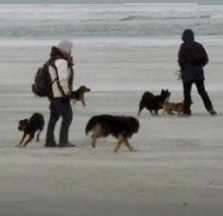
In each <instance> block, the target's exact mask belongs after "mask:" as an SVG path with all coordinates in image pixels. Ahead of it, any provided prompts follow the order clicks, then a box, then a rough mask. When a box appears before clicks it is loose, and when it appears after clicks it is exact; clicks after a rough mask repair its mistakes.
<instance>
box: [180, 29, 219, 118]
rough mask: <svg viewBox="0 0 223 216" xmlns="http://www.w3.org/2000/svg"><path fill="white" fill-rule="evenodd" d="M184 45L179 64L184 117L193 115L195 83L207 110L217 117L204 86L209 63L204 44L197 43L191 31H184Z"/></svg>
mask: <svg viewBox="0 0 223 216" xmlns="http://www.w3.org/2000/svg"><path fill="white" fill-rule="evenodd" d="M182 40H183V43H182V44H181V46H180V49H179V52H178V63H179V66H180V70H181V79H182V82H183V91H184V115H189V116H190V115H191V109H190V107H191V104H192V100H191V89H192V85H193V83H194V84H195V85H196V87H197V91H198V93H199V94H200V96H201V98H202V100H203V102H204V106H205V108H206V110H207V111H208V112H209V113H210V114H211V115H216V114H217V113H216V111H215V110H214V108H213V105H212V102H211V100H210V98H209V96H208V93H207V92H206V90H205V86H204V80H205V77H204V69H203V67H204V66H205V65H206V64H207V63H208V61H209V59H208V55H207V53H206V50H205V49H204V47H203V46H202V44H200V43H198V42H196V41H195V38H194V32H193V31H192V30H191V29H186V30H184V32H183V34H182Z"/></svg>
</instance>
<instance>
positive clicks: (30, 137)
mask: <svg viewBox="0 0 223 216" xmlns="http://www.w3.org/2000/svg"><path fill="white" fill-rule="evenodd" d="M33 138H34V134H31V135H30V136H29V138H28V139H27V140H26V142H25V143H24V145H23V146H22V147H23V148H24V147H26V146H27V144H28V143H29V142H31V141H32V140H33Z"/></svg>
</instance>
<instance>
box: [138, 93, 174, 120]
mask: <svg viewBox="0 0 223 216" xmlns="http://www.w3.org/2000/svg"><path fill="white" fill-rule="evenodd" d="M170 94H171V93H170V92H169V90H168V89H167V90H163V89H162V91H161V93H160V95H153V94H152V93H151V92H145V93H144V94H143V96H142V98H141V101H140V103H139V112H138V116H139V115H140V113H141V111H142V110H143V109H144V108H147V109H148V110H149V111H150V113H151V114H152V115H158V111H159V110H160V109H163V104H164V102H165V100H166V99H167V98H169V97H170Z"/></svg>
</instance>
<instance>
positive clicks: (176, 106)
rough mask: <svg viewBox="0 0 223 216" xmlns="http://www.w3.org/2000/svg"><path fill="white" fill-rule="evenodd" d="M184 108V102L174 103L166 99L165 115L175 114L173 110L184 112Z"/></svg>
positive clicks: (179, 112) (178, 112)
mask: <svg viewBox="0 0 223 216" xmlns="http://www.w3.org/2000/svg"><path fill="white" fill-rule="evenodd" d="M183 110H184V103H183V102H181V103H173V102H169V101H165V102H164V105H163V115H165V114H168V115H174V113H173V112H177V114H178V115H180V114H181V113H183Z"/></svg>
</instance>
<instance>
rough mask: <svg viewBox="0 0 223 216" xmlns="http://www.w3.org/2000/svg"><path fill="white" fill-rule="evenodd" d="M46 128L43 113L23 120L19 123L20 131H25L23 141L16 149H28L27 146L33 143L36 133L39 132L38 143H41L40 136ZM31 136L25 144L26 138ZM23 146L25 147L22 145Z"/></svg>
mask: <svg viewBox="0 0 223 216" xmlns="http://www.w3.org/2000/svg"><path fill="white" fill-rule="evenodd" d="M43 128H44V117H43V115H42V114H41V113H34V114H33V115H32V116H31V118H30V119H27V118H26V119H22V120H20V121H19V126H18V130H20V131H23V132H24V133H23V136H22V139H21V141H20V142H19V144H18V145H16V147H20V146H22V147H26V145H27V144H28V143H29V142H31V141H32V139H33V138H34V136H35V133H36V132H37V131H38V134H37V137H36V141H37V142H39V136H40V133H41V131H42V130H43ZM27 135H28V136H29V137H28V139H27V140H26V141H25V143H24V144H23V142H24V140H25V138H26V136H27ZM22 144H23V145H22Z"/></svg>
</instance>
